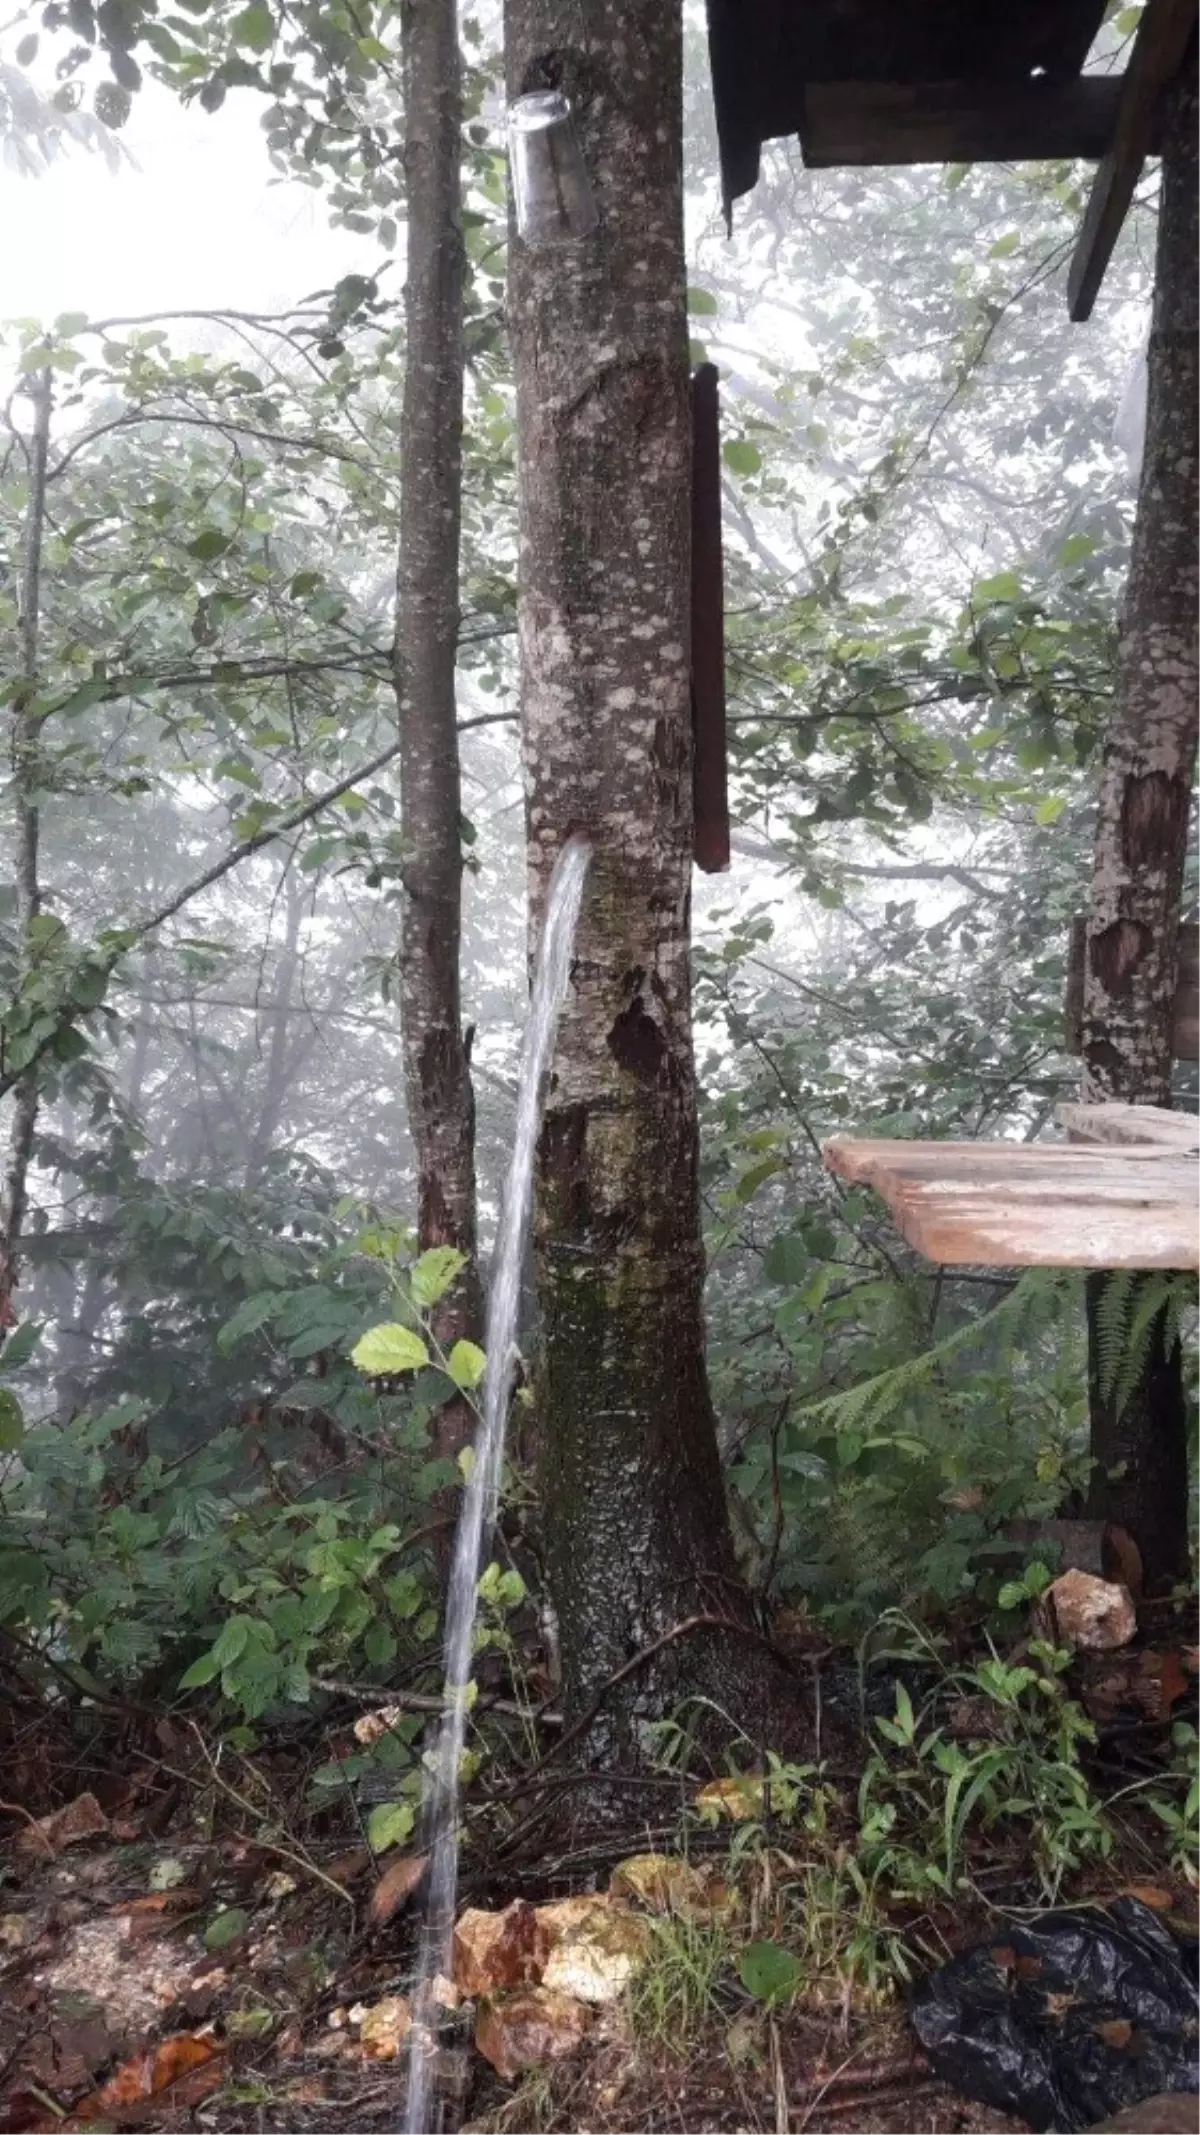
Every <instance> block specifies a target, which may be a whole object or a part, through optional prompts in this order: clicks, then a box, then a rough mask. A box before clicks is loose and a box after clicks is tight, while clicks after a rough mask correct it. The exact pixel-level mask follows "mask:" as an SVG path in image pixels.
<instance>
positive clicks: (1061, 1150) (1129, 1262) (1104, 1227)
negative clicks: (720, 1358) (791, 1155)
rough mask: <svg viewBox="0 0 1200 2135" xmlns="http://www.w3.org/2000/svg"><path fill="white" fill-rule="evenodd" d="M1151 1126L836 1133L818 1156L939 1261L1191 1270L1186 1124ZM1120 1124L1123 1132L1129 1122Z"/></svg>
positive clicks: (1199, 1258)
mask: <svg viewBox="0 0 1200 2135" xmlns="http://www.w3.org/2000/svg"><path fill="white" fill-rule="evenodd" d="M1066 1109H1070V1110H1071V1111H1078V1112H1083V1113H1087V1114H1092V1113H1093V1112H1095V1113H1104V1112H1108V1111H1109V1110H1110V1109H1111V1110H1112V1111H1114V1112H1115V1111H1116V1110H1118V1109H1119V1110H1120V1111H1121V1112H1123V1113H1128V1112H1136V1111H1139V1110H1142V1109H1144V1108H1142V1107H1134V1106H1121V1107H1119V1108H1118V1107H1115V1106H1114V1107H1111V1108H1110V1107H1108V1106H1097V1107H1092V1106H1077V1107H1070V1108H1066V1107H1064V1110H1066ZM1167 1120H1172V1129H1173V1130H1174V1128H1175V1121H1174V1120H1173V1118H1172V1115H1171V1114H1169V1113H1160V1114H1158V1115H1157V1123H1163V1124H1165V1122H1166V1121H1167ZM1157 1123H1156V1125H1155V1128H1154V1129H1153V1130H1152V1131H1154V1132H1155V1134H1156V1139H1155V1140H1153V1141H1150V1140H1142V1141H1139V1142H1138V1143H1136V1144H1131V1143H1129V1142H1128V1141H1126V1142H1121V1141H1118V1140H1115V1139H1099V1138H1097V1139H1095V1140H1092V1139H1089V1140H1088V1141H1086V1142H1083V1141H1070V1142H1049V1143H1030V1142H898V1141H897V1142H893V1141H853V1140H851V1139H849V1138H848V1137H842V1136H838V1137H836V1138H835V1139H834V1140H832V1141H828V1142H826V1143H825V1144H824V1146H823V1149H822V1156H823V1158H824V1162H825V1164H826V1167H827V1168H828V1169H829V1170H830V1171H832V1172H835V1173H836V1174H837V1176H838V1177H839V1178H842V1179H845V1180H847V1181H848V1182H849V1183H850V1184H851V1185H854V1186H871V1187H873V1188H874V1189H875V1191H876V1192H877V1193H878V1194H879V1195H881V1197H882V1198H883V1200H885V1201H886V1202H887V1205H888V1207H889V1209H890V1210H891V1212H892V1215H893V1217H894V1218H895V1222H896V1225H897V1228H898V1229H899V1231H900V1233H901V1235H902V1236H903V1237H904V1238H906V1239H907V1241H908V1243H909V1244H910V1245H911V1246H915V1248H916V1250H917V1251H918V1252H919V1253H923V1254H924V1255H925V1257H926V1259H927V1260H932V1261H936V1262H938V1263H940V1264H942V1265H944V1266H947V1267H995V1268H1035V1267H1051V1268H1195V1267H1197V1266H1200V1251H1198V1249H1197V1166H1196V1158H1195V1155H1194V1154H1192V1153H1191V1151H1192V1149H1193V1148H1194V1146H1195V1137H1196V1123H1195V1121H1194V1120H1193V1121H1191V1122H1190V1124H1189V1125H1188V1126H1186V1127H1183V1130H1182V1137H1180V1136H1178V1135H1177V1136H1176V1139H1175V1140H1174V1141H1170V1140H1165V1141H1164V1140H1160V1139H1158V1138H1157V1136H1158V1135H1159V1134H1160V1133H1161V1126H1160V1125H1158V1124H1157ZM1070 1124H1071V1126H1072V1131H1073V1132H1075V1131H1078V1130H1077V1129H1076V1127H1075V1125H1074V1123H1073V1122H1071V1123H1070ZM1109 1124H1110V1125H1111V1126H1112V1127H1114V1128H1115V1127H1116V1126H1117V1122H1115V1121H1113V1122H1110V1123H1109ZM1180 1125H1181V1126H1182V1122H1180ZM1124 1126H1125V1129H1126V1131H1128V1128H1129V1122H1128V1121H1126V1122H1124Z"/></svg>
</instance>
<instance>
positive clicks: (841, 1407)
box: [800, 1268, 1075, 1431]
mask: <svg viewBox="0 0 1200 2135" xmlns="http://www.w3.org/2000/svg"><path fill="white" fill-rule="evenodd" d="M1074 1283H1075V1277H1074V1276H1073V1274H1072V1273H1071V1271H1070V1270H1069V1269H1065V1268H1064V1269H1059V1268H1028V1269H1026V1271H1025V1273H1024V1274H1023V1275H1022V1276H1021V1277H1020V1279H1019V1281H1017V1282H1016V1283H1015V1284H1014V1285H1013V1287H1012V1289H1011V1290H1010V1291H1009V1293H1008V1295H1007V1296H1006V1297H1003V1298H1001V1300H1000V1302H999V1304H998V1305H994V1306H993V1307H992V1310H991V1311H990V1312H985V1313H983V1314H982V1316H981V1317H980V1318H979V1319H976V1320H968V1321H967V1322H966V1323H965V1325H964V1326H962V1327H956V1328H955V1330H954V1332H953V1333H952V1334H948V1335H946V1336H945V1337H944V1338H943V1340H942V1341H940V1342H937V1343H935V1344H934V1346H933V1347H932V1348H931V1349H926V1350H924V1351H922V1353H921V1355H920V1356H917V1357H909V1358H906V1359H905V1361H904V1363H902V1364H894V1365H892V1366H891V1367H890V1369H889V1370H887V1371H882V1372H877V1373H876V1374H875V1376H874V1378H871V1379H864V1380H863V1381H861V1383H860V1384H859V1385H858V1386H851V1387H849V1388H847V1390H846V1391H845V1392H844V1393H839V1394H826V1395H825V1396H824V1397H823V1398H822V1399H821V1400H820V1401H814V1402H810V1403H806V1405H805V1406H804V1408H803V1409H802V1410H801V1411H800V1414H801V1415H803V1416H805V1417H810V1418H812V1419H813V1420H814V1421H815V1422H818V1423H821V1424H823V1425H825V1426H826V1427H827V1428H828V1429H830V1430H833V1431H849V1430H853V1429H855V1427H856V1426H858V1425H861V1424H864V1423H867V1422H869V1423H870V1424H871V1425H872V1427H873V1428H875V1429H877V1430H878V1429H881V1428H882V1427H883V1426H885V1425H886V1424H887V1423H889V1422H890V1421H891V1419H892V1417H893V1416H895V1415H896V1413H897V1411H898V1410H899V1409H900V1407H901V1406H902V1404H903V1403H904V1402H905V1401H906V1400H907V1399H908V1398H909V1397H910V1396H911V1395H912V1394H914V1393H917V1392H919V1391H922V1390H923V1389H924V1388H926V1387H928V1386H931V1385H932V1384H933V1382H934V1380H935V1379H936V1377H937V1375H938V1373H939V1371H940V1370H941V1368H942V1366H943V1365H944V1364H946V1363H947V1362H949V1361H950V1359H951V1358H953V1357H956V1356H960V1355H961V1354H962V1353H963V1351H965V1350H970V1349H972V1348H974V1347H975V1346H976V1345H977V1344H980V1343H983V1344H985V1345H986V1346H988V1347H992V1346H995V1345H999V1347H1000V1350H1001V1353H1002V1354H1007V1353H1008V1352H1010V1351H1011V1350H1012V1349H1013V1348H1015V1347H1016V1346H1018V1345H1020V1346H1032V1344H1033V1343H1034V1342H1035V1341H1036V1340H1037V1338H1038V1337H1039V1336H1040V1335H1041V1334H1043V1333H1044V1332H1045V1329H1046V1327H1047V1326H1048V1325H1049V1323H1050V1322H1051V1320H1052V1319H1053V1318H1055V1317H1056V1316H1057V1314H1058V1313H1060V1312H1061V1310H1062V1307H1063V1304H1064V1301H1065V1298H1066V1296H1067V1294H1068V1293H1069V1291H1070V1290H1071V1289H1072V1288H1073V1287H1074Z"/></svg>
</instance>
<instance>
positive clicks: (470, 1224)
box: [395, 0, 480, 1458]
mask: <svg viewBox="0 0 1200 2135" xmlns="http://www.w3.org/2000/svg"><path fill="white" fill-rule="evenodd" d="M401 21H402V39H403V54H404V82H405V91H404V93H405V146H404V169H405V184H406V190H407V203H408V264H407V281H406V285H405V295H404V315H405V333H406V356H405V371H404V401H403V408H402V413H401V425H400V443H401V457H402V475H401V483H402V489H401V505H400V551H399V561H398V569H397V613H396V659H395V679H396V694H397V700H398V705H399V714H400V794H401V810H402V818H403V825H404V833H405V838H406V840H407V846H408V851H407V855H406V859H405V869H404V890H405V901H404V916H403V921H402V930H401V945H400V1014H401V1028H402V1036H403V1049H404V1084H405V1092H406V1096H407V1101H408V1124H409V1132H410V1134H411V1135H412V1140H413V1146H414V1149H415V1151H416V1158H417V1171H418V1189H417V1191H418V1204H417V1235H418V1240H419V1243H420V1246H421V1249H422V1250H423V1251H424V1250H425V1249H426V1248H427V1247H429V1246H435V1245H451V1246H454V1247H455V1248H456V1249H457V1250H458V1251H459V1252H460V1253H464V1254H465V1255H466V1256H467V1267H466V1269H465V1271H464V1274H463V1276H462V1279H461V1280H460V1281H459V1282H458V1283H457V1284H456V1285H455V1286H454V1288H453V1289H452V1290H451V1291H450V1292H449V1293H448V1294H447V1296H446V1297H445V1298H444V1299H443V1301H442V1303H441V1304H440V1306H439V1307H438V1308H437V1312H436V1315H435V1331H436V1333H437V1335H438V1338H439V1340H440V1341H441V1342H442V1343H443V1344H444V1345H448V1344H452V1343H453V1342H455V1341H456V1340H458V1338H459V1337H460V1336H468V1337H474V1338H477V1337H478V1334H479V1320H480V1297H479V1276H478V1269H477V1265H476V1213H475V1109H474V1100H473V1097H472V1091H471V1076H470V1066H469V1059H468V1046H467V1041H466V1038H465V1035H464V1032H463V1027H462V1005H461V992H460V972H459V954H460V934H461V915H462V837H461V814H462V803H461V795H460V781H459V759H458V731H457V714H456V700H455V687H454V672H455V658H456V649H457V639H458V622H459V614H458V608H459V534H460V521H461V485H462V414H463V284H464V252H463V241H462V227H461V156H462V147H461V128H462V92H461V64H460V58H459V50H458V29H457V13H456V7H455V0H406V4H405V6H404V8H403V11H402V17H401ZM472 1422H473V1419H472V1415H471V1412H470V1410H469V1409H468V1408H467V1406H466V1404H465V1403H463V1402H461V1401H455V1402H452V1403H450V1404H449V1405H448V1407H446V1408H445V1409H443V1410H442V1411H441V1413H440V1415H439V1416H438V1418H437V1419H436V1421H435V1425H434V1443H435V1449H436V1451H437V1452H438V1453H439V1454H440V1455H442V1456H444V1457H450V1458H452V1457H453V1456H454V1454H455V1453H457V1451H458V1450H459V1448H460V1447H461V1446H462V1445H463V1444H465V1443H466V1441H467V1440H468V1439H469V1437H470V1435H471V1429H472Z"/></svg>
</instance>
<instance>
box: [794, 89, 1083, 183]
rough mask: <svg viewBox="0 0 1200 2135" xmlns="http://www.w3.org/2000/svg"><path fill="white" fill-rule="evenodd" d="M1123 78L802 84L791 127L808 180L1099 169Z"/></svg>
mask: <svg viewBox="0 0 1200 2135" xmlns="http://www.w3.org/2000/svg"><path fill="white" fill-rule="evenodd" d="M1121 90H1122V83H1121V79H1120V78H1114V77H1112V76H1104V75H1075V76H1073V77H1069V78H1068V79H1066V80H1063V79H1061V78H1050V77H1048V76H1044V75H1027V76H1025V77H1023V78H1022V77H1020V76H1016V77H1008V78H1007V79H1006V78H1004V77H1003V76H1001V77H1000V78H998V79H997V78H988V79H980V80H978V81H950V82H809V83H807V84H806V85H805V87H804V89H803V92H802V100H801V104H800V109H799V111H798V114H797V119H796V123H797V126H798V129H799V133H800V145H801V148H802V150H803V153H804V161H805V163H806V164H807V165H808V166H809V167H810V169H812V170H829V169H833V168H834V167H837V166H842V165H867V164H872V163H889V164H902V163H1019V162H1023V161H1026V162H1043V161H1072V160H1074V159H1075V158H1076V157H1085V158H1090V159H1094V160H1096V161H1099V159H1100V158H1101V157H1102V156H1104V155H1106V154H1107V152H1108V150H1109V149H1110V147H1111V146H1112V141H1113V133H1114V129H1115V127H1116V123H1117V113H1118V110H1119V108H1120V104H1121Z"/></svg>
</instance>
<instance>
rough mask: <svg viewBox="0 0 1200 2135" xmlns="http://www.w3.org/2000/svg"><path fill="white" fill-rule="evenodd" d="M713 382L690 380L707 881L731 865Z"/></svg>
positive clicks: (700, 803)
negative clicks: (709, 877) (708, 876)
mask: <svg viewBox="0 0 1200 2135" xmlns="http://www.w3.org/2000/svg"><path fill="white" fill-rule="evenodd" d="M718 376H719V374H718V371H717V366H716V364H715V363H703V364H701V366H700V368H699V370H698V371H696V372H695V374H694V376H693V378H692V855H693V858H694V859H695V862H696V865H697V867H700V868H703V870H704V872H705V874H707V875H716V874H720V873H721V872H722V870H723V869H725V868H727V867H728V865H729V783H728V781H729V750H728V740H727V735H726V727H725V570H724V560H723V556H722V551H721V410H720V399H719V394H718Z"/></svg>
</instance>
